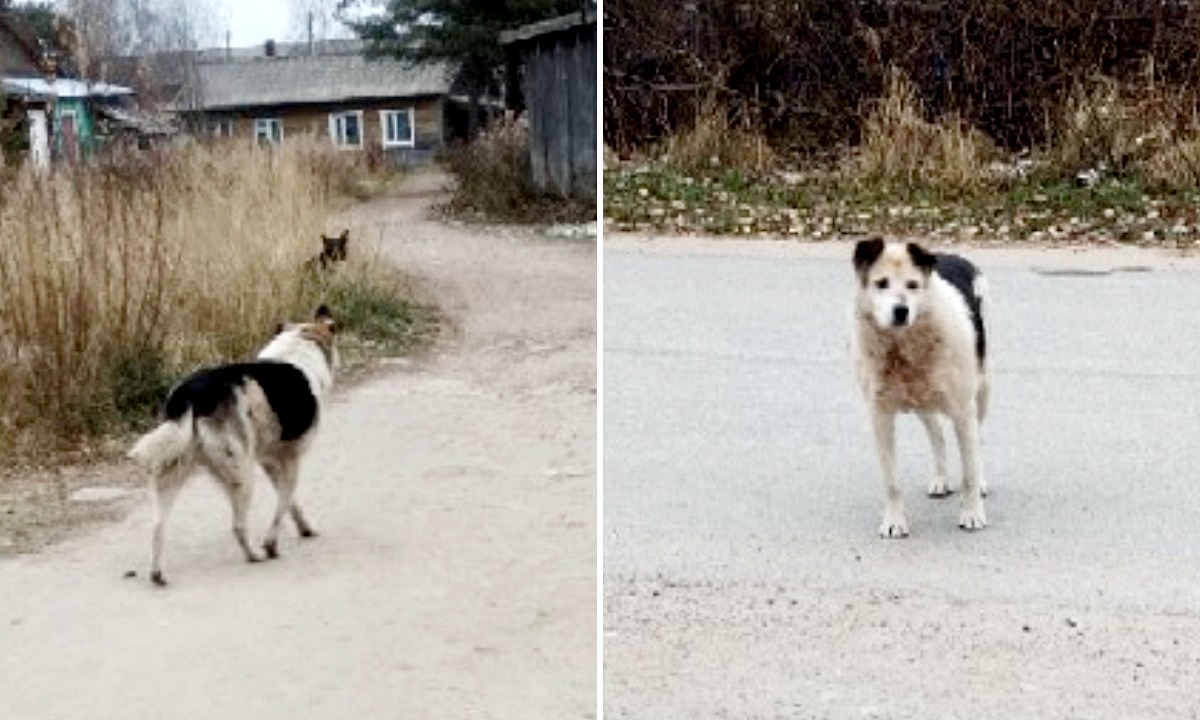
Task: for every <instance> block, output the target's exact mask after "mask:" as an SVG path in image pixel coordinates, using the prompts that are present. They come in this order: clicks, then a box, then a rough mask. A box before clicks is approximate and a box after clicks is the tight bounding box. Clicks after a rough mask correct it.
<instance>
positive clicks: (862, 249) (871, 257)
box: [854, 236, 884, 278]
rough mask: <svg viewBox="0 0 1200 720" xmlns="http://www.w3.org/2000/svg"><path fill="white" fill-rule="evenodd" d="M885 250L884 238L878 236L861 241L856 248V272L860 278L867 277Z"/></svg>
mask: <svg viewBox="0 0 1200 720" xmlns="http://www.w3.org/2000/svg"><path fill="white" fill-rule="evenodd" d="M883 248H884V243H883V238H881V237H878V236H876V237H873V238H871V239H870V240H859V241H858V244H857V245H855V246H854V272H856V273H858V276H859V277H860V278H865V277H866V276H867V270H869V269H870V268H871V266H872V265H874V264H875V261H876V260H878V259H879V256H880V255H882V254H883Z"/></svg>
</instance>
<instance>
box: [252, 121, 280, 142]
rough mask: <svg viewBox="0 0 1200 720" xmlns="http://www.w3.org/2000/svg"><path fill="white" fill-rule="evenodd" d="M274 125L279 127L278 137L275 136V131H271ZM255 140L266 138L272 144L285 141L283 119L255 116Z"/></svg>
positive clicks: (259, 140) (260, 140)
mask: <svg viewBox="0 0 1200 720" xmlns="http://www.w3.org/2000/svg"><path fill="white" fill-rule="evenodd" d="M272 127H274V128H276V129H278V131H279V136H278V137H275V133H273V132H272V131H271V128H272ZM264 129H265V130H266V132H265V133H264V132H263V130H264ZM254 140H255V142H262V141H263V140H266V141H267V142H268V143H269V144H271V145H277V144H279V143H281V142H283V120H281V119H280V118H277V117H262V118H254Z"/></svg>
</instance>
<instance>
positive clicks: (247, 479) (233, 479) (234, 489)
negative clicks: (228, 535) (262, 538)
mask: <svg viewBox="0 0 1200 720" xmlns="http://www.w3.org/2000/svg"><path fill="white" fill-rule="evenodd" d="M257 466H258V463H255V462H251V461H249V460H245V461H241V462H239V461H230V462H222V463H210V469H211V470H212V471H213V473H214V474H215V475H216V476H217V479H218V480H220V482H221V487H223V488H224V489H225V494H226V495H227V496H228V497H229V506H230V509H231V510H232V511H233V538H234V539H235V540H237V544H238V546H239V547H240V548H241V549H242V553H244V554H245V556H246V562H258V561H259V560H261V559H262V558H261V557H259V555H258V553H256V552H254V550H253V549H252V548H251V547H250V540H249V539H248V538H247V537H246V515H247V514H248V513H249V509H250V498H251V496H252V495H253V490H254V480H255V476H256V473H255V472H254V468H256V467H257Z"/></svg>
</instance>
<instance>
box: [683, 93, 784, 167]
mask: <svg viewBox="0 0 1200 720" xmlns="http://www.w3.org/2000/svg"><path fill="white" fill-rule="evenodd" d="M660 154H661V155H662V157H663V160H664V162H666V163H667V164H669V165H672V166H674V167H676V168H679V169H680V170H683V171H684V172H688V173H699V174H703V173H706V172H713V171H722V170H736V171H738V172H741V173H743V174H748V175H756V174H760V173H764V172H767V171H769V170H771V169H772V168H773V167H774V166H775V164H776V161H777V158H776V155H775V151H774V150H773V149H772V148H771V146H770V144H769V143H768V142H767V139H766V137H764V136H763V135H761V134H759V133H756V132H752V131H750V130H746V129H743V128H739V127H737V126H736V125H734V124H732V123H730V121H729V116H728V114H727V113H726V112H725V109H724V108H723V107H720V106H719V105H718V104H717V103H716V102H708V103H706V104H705V106H704V108H703V109H702V110H701V111H700V112H699V114H698V115H697V117H696V121H695V122H694V123H693V124H692V126H691V127H690V128H688V129H687V130H684V131H681V132H676V133H674V134H673V135H671V136H670V137H669V138H667V140H666V142H665V143H664V145H663V148H662V151H661V153H660Z"/></svg>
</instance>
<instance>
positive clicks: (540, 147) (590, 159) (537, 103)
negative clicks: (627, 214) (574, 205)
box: [500, 10, 597, 198]
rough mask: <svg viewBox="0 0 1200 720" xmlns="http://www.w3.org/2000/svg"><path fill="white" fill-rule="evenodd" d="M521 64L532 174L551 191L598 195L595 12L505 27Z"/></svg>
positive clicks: (508, 46)
mask: <svg viewBox="0 0 1200 720" xmlns="http://www.w3.org/2000/svg"><path fill="white" fill-rule="evenodd" d="M500 40H501V42H502V43H503V44H504V45H505V48H506V50H507V52H508V54H509V57H510V58H514V59H516V60H517V61H518V62H516V63H512V62H510V67H511V66H513V65H517V66H519V67H520V69H521V74H522V78H523V79H522V82H521V88H522V91H523V94H524V100H525V105H526V106H527V108H528V111H529V135H530V138H529V144H530V153H531V161H532V165H533V180H534V183H536V184H537V186H538V187H540V188H542V189H543V190H546V191H548V192H554V193H558V194H560V195H564V196H566V195H570V196H574V197H582V198H591V197H595V196H596V130H597V123H596V69H597V68H596V13H595V11H594V10H585V11H580V12H577V13H572V14H570V15H564V16H562V17H558V18H554V19H551V20H545V21H543V22H539V23H534V24H533V25H527V26H525V27H522V28H518V29H516V30H513V31H510V32H506V33H503V34H502V35H501V38H500Z"/></svg>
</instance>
